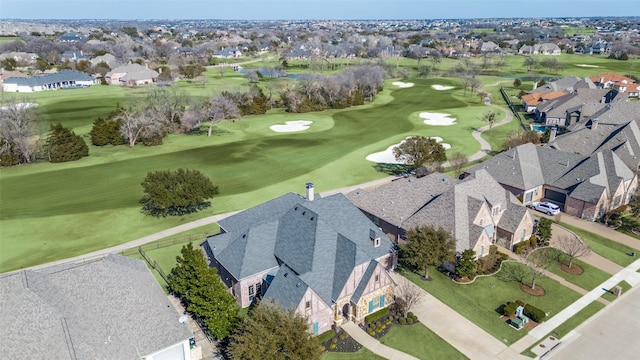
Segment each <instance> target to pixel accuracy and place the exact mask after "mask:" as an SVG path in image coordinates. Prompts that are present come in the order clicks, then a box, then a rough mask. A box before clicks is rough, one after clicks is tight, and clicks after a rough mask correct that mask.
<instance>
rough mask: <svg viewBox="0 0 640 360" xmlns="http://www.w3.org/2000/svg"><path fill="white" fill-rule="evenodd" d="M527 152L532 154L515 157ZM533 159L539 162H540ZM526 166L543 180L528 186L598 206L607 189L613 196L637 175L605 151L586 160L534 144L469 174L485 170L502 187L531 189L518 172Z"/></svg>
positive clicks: (502, 156)
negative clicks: (559, 191) (553, 189)
mask: <svg viewBox="0 0 640 360" xmlns="http://www.w3.org/2000/svg"><path fill="white" fill-rule="evenodd" d="M524 153H529V155H528V156H516V155H514V154H518V155H524ZM532 153H536V154H537V156H533V155H532ZM532 159H537V162H533V161H532ZM525 166H528V167H531V169H532V170H531V171H532V172H537V173H539V174H540V175H541V176H542V180H543V182H542V183H538V182H536V183H532V184H529V185H535V186H539V185H544V184H546V185H551V186H555V187H558V188H560V189H564V190H566V191H567V193H568V194H569V195H570V196H571V197H573V198H576V199H579V200H584V201H587V202H590V203H597V200H598V199H599V198H600V196H601V195H602V193H603V192H604V191H605V190H607V191H609V194H611V192H612V191H614V190H615V189H616V188H617V186H618V184H619V183H620V181H623V180H630V179H632V178H633V176H634V173H633V171H631V170H630V168H629V166H628V165H627V164H625V162H624V161H623V159H621V158H620V156H618V155H617V153H615V152H613V151H612V150H602V151H599V152H597V153H595V154H593V155H591V156H590V157H587V156H583V155H579V154H574V153H569V152H565V151H559V150H556V149H554V148H550V147H540V146H535V145H533V144H525V145H520V146H518V147H516V148H514V149H511V150H509V151H505V152H503V153H500V154H498V155H496V156H494V157H493V158H491V159H488V160H486V161H484V162H483V163H481V164H479V165H477V166H476V167H474V168H472V169H470V170H469V173H474V172H476V171H478V170H481V169H483V170H486V171H488V172H489V173H490V174H493V175H494V176H495V177H496V178H498V179H500V183H501V184H504V185H507V186H511V187H514V188H516V189H520V190H529V189H532V188H534V187H535V186H529V187H524V186H523V184H524V183H525V181H526V176H525V174H524V173H523V172H522V171H518V169H521V168H523V167H525ZM634 168H635V166H634Z"/></svg>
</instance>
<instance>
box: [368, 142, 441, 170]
mask: <svg viewBox="0 0 640 360" xmlns="http://www.w3.org/2000/svg"><path fill="white" fill-rule="evenodd" d="M430 138H431V139H434V140H435V141H436V142H437V143H440V142H442V138H441V137H439V136H431V137H430ZM403 141H404V140H403ZM400 144H402V142H399V143H397V144H393V145H391V146H389V147H388V148H387V149H386V150H385V151H381V152H377V153H373V154H369V155H367V157H366V158H365V160H367V161H371V162H375V163H383V164H404V162H403V161H398V160H396V157H395V155H393V148H394V147H396V146H398V145H400ZM441 145H442V147H443V148H444V149H445V150H449V149H451V145H450V144H447V143H442V144H441Z"/></svg>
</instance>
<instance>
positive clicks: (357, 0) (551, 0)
mask: <svg viewBox="0 0 640 360" xmlns="http://www.w3.org/2000/svg"><path fill="white" fill-rule="evenodd" d="M567 16H576V17H582V16H640V1H639V0H531V1H525V0H510V1H504V0H224V1H223V0H0V18H4V19H10V18H18V19H247V20H256V19H440V18H447V19H451V18H487V17H567Z"/></svg>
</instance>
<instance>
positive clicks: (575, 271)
mask: <svg viewBox="0 0 640 360" xmlns="http://www.w3.org/2000/svg"><path fill="white" fill-rule="evenodd" d="M558 267H560V270H562V271H564V272H566V273H567V274H571V275H580V274H582V273H583V272H584V269H583V268H582V267H580V266H579V265H576V264H571V267H569V265H568V264H565V263H560V264H559V265H558Z"/></svg>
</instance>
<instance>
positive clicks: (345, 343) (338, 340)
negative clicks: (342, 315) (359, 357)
mask: <svg viewBox="0 0 640 360" xmlns="http://www.w3.org/2000/svg"><path fill="white" fill-rule="evenodd" d="M342 332H343V331H340V333H342ZM331 344H335V348H332V346H331ZM323 345H324V347H325V349H327V351H335V352H356V351H358V350H360V349H361V348H362V345H360V343H359V342H357V341H355V340H353V338H352V337H351V336H347V337H346V338H344V336H340V335H336V337H334V338H333V339H331V340H329V341H327V342H326V343H324V344H323Z"/></svg>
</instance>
